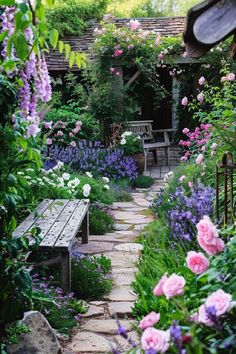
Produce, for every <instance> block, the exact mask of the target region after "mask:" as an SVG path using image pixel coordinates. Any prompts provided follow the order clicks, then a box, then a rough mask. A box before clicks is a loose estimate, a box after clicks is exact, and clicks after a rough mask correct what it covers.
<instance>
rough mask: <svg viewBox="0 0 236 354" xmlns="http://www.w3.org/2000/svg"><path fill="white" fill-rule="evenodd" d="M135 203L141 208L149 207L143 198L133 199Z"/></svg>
mask: <svg viewBox="0 0 236 354" xmlns="http://www.w3.org/2000/svg"><path fill="white" fill-rule="evenodd" d="M134 201H135V203H136V204H138V205H141V206H143V207H147V208H148V207H149V206H150V203H149V202H148V201H147V200H146V199H144V198H135V200H134Z"/></svg>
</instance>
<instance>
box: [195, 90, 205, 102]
mask: <svg viewBox="0 0 236 354" xmlns="http://www.w3.org/2000/svg"><path fill="white" fill-rule="evenodd" d="M204 99H205V95H204V93H203V92H200V93H199V94H198V95H197V100H198V102H203V101H204Z"/></svg>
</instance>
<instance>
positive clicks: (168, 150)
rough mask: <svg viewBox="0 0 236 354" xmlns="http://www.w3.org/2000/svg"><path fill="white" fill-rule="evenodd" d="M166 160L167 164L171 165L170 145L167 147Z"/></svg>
mask: <svg viewBox="0 0 236 354" xmlns="http://www.w3.org/2000/svg"><path fill="white" fill-rule="evenodd" d="M166 157H167V158H166V160H167V166H169V165H170V148H169V146H168V147H167V149H166Z"/></svg>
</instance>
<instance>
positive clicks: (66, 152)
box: [47, 140, 137, 180]
mask: <svg viewBox="0 0 236 354" xmlns="http://www.w3.org/2000/svg"><path fill="white" fill-rule="evenodd" d="M47 153H48V157H49V159H50V160H51V162H50V163H49V164H50V165H51V164H53V160H54V161H57V160H60V161H62V162H64V163H66V164H68V163H72V166H73V167H74V168H75V169H77V170H80V171H82V172H86V171H90V172H91V173H92V174H93V175H94V176H106V177H109V178H111V179H114V180H120V179H122V178H128V179H130V180H134V179H135V178H136V177H137V166H136V163H135V161H134V159H133V158H132V157H130V156H124V153H123V151H122V150H120V149H112V148H105V147H104V146H102V144H101V143H100V142H94V143H92V142H89V143H87V142H86V141H82V140H81V141H80V142H78V146H77V147H76V148H73V147H71V146H69V147H67V148H60V147H58V146H52V147H50V148H48V151H47Z"/></svg>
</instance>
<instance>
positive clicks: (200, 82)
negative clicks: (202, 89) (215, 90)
mask: <svg viewBox="0 0 236 354" xmlns="http://www.w3.org/2000/svg"><path fill="white" fill-rule="evenodd" d="M198 83H199V85H201V86H202V85H205V83H206V79H205V77H204V76H201V77H200V79H199V80H198Z"/></svg>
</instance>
